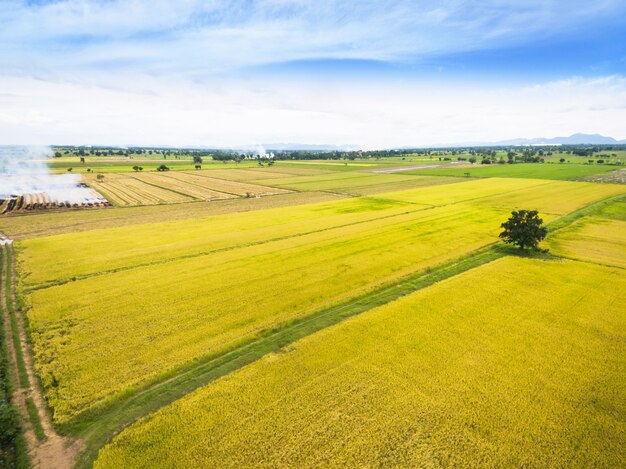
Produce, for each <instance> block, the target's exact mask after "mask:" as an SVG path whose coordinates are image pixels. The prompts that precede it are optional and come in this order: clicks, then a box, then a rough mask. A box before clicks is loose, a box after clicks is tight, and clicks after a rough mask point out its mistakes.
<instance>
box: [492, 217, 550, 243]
mask: <svg viewBox="0 0 626 469" xmlns="http://www.w3.org/2000/svg"><path fill="white" fill-rule="evenodd" d="M542 224H543V220H542V219H541V218H539V214H538V212H537V210H518V211H513V212H511V217H510V218H509V219H508V220H507V221H506V222H504V223H502V225H500V226H501V227H502V228H504V231H503V232H502V233H500V238H502V239H503V240H504V242H505V243H508V244H513V245H515V246H519V247H520V248H521V249H524V248H526V247H529V248H532V249H537V245H538V244H539V242H540V241H541V240H542V239H543V238H545V237H546V235H547V234H548V230H547V229H546V228H545V227H543V226H541V225H542Z"/></svg>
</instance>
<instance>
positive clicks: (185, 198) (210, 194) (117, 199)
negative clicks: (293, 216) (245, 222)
mask: <svg viewBox="0 0 626 469" xmlns="http://www.w3.org/2000/svg"><path fill="white" fill-rule="evenodd" d="M206 173H209V171H197V172H193V173H192V172H185V171H171V172H146V173H142V172H136V173H122V174H116V173H111V174H106V175H104V179H101V180H98V179H97V176H95V175H93V174H91V175H88V176H86V175H83V177H84V180H85V181H86V182H87V183H88V184H89V185H90V186H92V187H93V188H95V189H96V190H98V191H99V192H101V193H102V194H103V195H104V196H106V197H107V198H108V199H109V200H110V201H111V202H113V203H115V204H116V205H120V206H133V205H155V204H170V203H183V202H192V201H199V200H203V201H211V200H223V199H232V198H235V197H243V196H247V197H258V196H266V195H275V194H284V193H287V192H288V191H287V190H285V189H279V188H273V187H266V186H261V185H258V184H250V183H246V182H239V181H229V180H224V179H219V178H215V177H209V176H206ZM211 173H212V171H211Z"/></svg>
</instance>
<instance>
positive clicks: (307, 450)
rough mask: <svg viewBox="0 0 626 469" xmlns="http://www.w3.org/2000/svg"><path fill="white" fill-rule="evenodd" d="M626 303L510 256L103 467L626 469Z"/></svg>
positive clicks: (306, 343) (116, 443) (365, 323)
mask: <svg viewBox="0 0 626 469" xmlns="http://www.w3.org/2000/svg"><path fill="white" fill-rule="evenodd" d="M625 292H626V277H625V276H624V275H623V270H622V269H616V268H609V267H604V266H599V265H595V264H589V263H582V262H576V261H567V260H555V261H540V260H532V259H522V258H510V257H509V258H504V259H500V260H497V261H494V262H492V263H490V264H487V265H484V266H482V267H479V268H477V269H473V270H471V271H468V272H466V273H464V274H461V275H459V276H456V277H453V278H451V279H448V280H445V281H443V282H441V283H438V284H436V285H434V286H432V287H429V288H427V289H424V290H420V291H418V292H416V293H413V294H411V295H409V296H406V297H404V298H402V299H400V300H397V301H395V302H392V303H389V304H387V305H385V306H382V307H379V308H377V309H374V310H371V311H369V312H366V313H363V314H362V315H360V316H357V317H354V318H352V319H349V320H347V321H345V322H343V323H341V324H339V325H336V326H334V327H331V328H329V329H326V330H324V331H321V332H319V333H317V334H314V335H312V336H309V337H307V338H305V339H302V340H300V341H299V342H297V343H295V344H294V345H292V346H290V347H289V348H288V349H286V350H285V351H284V353H279V354H273V355H271V356H267V357H265V358H264V359H262V360H260V361H258V362H256V363H254V364H252V365H250V366H247V367H245V368H243V369H241V370H239V371H237V372H235V373H232V374H230V375H228V376H226V377H224V378H222V379H219V380H217V381H215V382H214V383H212V384H210V385H208V386H206V387H204V388H201V389H199V390H198V391H196V392H194V393H192V394H190V395H188V396H186V397H185V398H183V399H181V400H179V401H177V402H175V403H174V404H172V405H170V406H168V407H165V408H163V409H161V410H159V411H158V412H156V413H154V414H152V415H150V416H148V417H146V418H144V419H142V420H140V421H139V422H138V423H136V424H135V425H133V426H131V427H130V428H128V429H126V430H124V431H123V432H122V433H121V434H120V435H119V436H118V437H116V438H115V439H114V440H113V442H112V443H111V444H110V445H108V446H107V447H105V448H104V449H103V450H101V452H100V454H99V457H98V460H97V461H96V464H95V467H96V468H98V469H102V468H117V467H126V468H135V467H136V468H139V467H157V466H158V467H181V468H182V467H329V466H333V467H363V466H365V467H371V466H393V467H466V466H473V465H477V466H482V467H623V465H624V453H623V448H624V446H625V445H626V425H625V424H624V415H626V401H624V398H623V396H624V392H625V391H626V389H625V385H624V367H625V366H626V361H625V358H626V349H625V345H624V344H626V335H625V332H624V331H626V310H624V308H623V307H622V305H624V304H625V303H626V293H625Z"/></svg>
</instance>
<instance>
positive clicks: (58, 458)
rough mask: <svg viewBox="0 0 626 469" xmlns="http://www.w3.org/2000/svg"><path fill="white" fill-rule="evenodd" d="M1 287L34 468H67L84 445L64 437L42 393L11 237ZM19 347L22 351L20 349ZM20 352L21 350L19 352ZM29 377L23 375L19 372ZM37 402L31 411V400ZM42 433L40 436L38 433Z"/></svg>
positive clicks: (18, 397)
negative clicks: (22, 310)
mask: <svg viewBox="0 0 626 469" xmlns="http://www.w3.org/2000/svg"><path fill="white" fill-rule="evenodd" d="M1 248H2V279H1V281H2V286H1V288H0V295H1V299H2V310H3V312H4V313H5V320H4V327H5V333H6V337H7V338H8V337H14V336H15V335H14V333H13V329H12V327H11V322H12V321H13V323H14V324H15V325H16V326H17V332H18V337H19V343H14V342H11V343H12V346H11V347H8V348H9V349H10V350H9V361H10V368H11V373H12V375H13V377H14V380H13V382H14V383H15V386H14V390H13V396H12V402H14V403H15V405H16V407H17V409H18V412H19V414H20V417H21V421H22V428H23V431H24V436H25V438H26V442H27V445H28V450H29V456H30V459H31V462H32V464H33V467H34V468H42V469H48V468H49V469H67V468H71V467H73V465H74V461H75V458H76V455H77V454H78V452H79V451H80V450H81V449H82V448H83V444H82V442H81V441H80V440H73V439H70V438H68V437H64V436H61V435H59V434H58V433H57V431H56V429H55V428H54V426H53V425H52V421H51V418H50V415H49V413H48V411H47V407H46V402H45V400H44V396H43V393H42V391H41V388H40V386H39V385H38V378H37V376H36V375H35V372H34V368H33V362H32V358H31V355H30V347H29V342H28V336H27V333H26V325H25V322H24V318H23V316H22V315H21V314H20V312H19V309H18V304H17V300H16V295H15V260H14V257H15V256H14V250H13V244H12V241H11V240H8V239H6V238H3V243H2V246H1ZM18 347H19V350H18ZM20 351H21V353H20ZM20 355H21V356H22V357H23V365H22V367H23V368H22V369H23V371H20V364H19V361H18V357H19V356H20ZM24 371H25V374H26V378H24V377H23V376H22V377H20V373H24ZM29 402H30V403H32V404H31V405H33V404H34V408H31V409H30V410H29V408H28V403H29ZM38 432H39V433H40V434H39V435H37V433H38Z"/></svg>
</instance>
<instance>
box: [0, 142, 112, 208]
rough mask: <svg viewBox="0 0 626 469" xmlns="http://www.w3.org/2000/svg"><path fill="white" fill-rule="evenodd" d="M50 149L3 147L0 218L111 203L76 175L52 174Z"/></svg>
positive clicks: (0, 167) (0, 157)
mask: <svg viewBox="0 0 626 469" xmlns="http://www.w3.org/2000/svg"><path fill="white" fill-rule="evenodd" d="M50 154H51V151H50V149H49V148H47V147H0V214H6V213H9V212H16V211H21V210H40V209H51V208H71V207H74V208H78V207H104V206H107V205H110V204H109V202H108V201H107V200H106V199H105V198H103V197H102V196H101V195H100V194H98V193H97V192H96V191H95V190H93V189H91V188H90V187H88V186H87V185H85V184H83V183H81V182H80V180H79V176H77V175H73V174H63V175H56V174H50V173H49V171H48V167H47V165H46V160H47V159H48V158H49V157H50Z"/></svg>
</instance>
